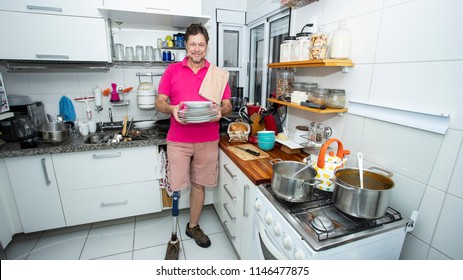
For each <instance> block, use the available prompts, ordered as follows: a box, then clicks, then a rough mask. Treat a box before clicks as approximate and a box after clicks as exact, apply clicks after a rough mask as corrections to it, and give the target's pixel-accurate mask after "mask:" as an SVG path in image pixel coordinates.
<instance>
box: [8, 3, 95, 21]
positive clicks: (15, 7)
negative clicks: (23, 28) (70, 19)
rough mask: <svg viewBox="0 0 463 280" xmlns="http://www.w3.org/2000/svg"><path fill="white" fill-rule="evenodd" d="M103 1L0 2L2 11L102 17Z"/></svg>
mask: <svg viewBox="0 0 463 280" xmlns="http://www.w3.org/2000/svg"><path fill="white" fill-rule="evenodd" d="M101 6H103V0H79V1H69V0H68V1H62V0H14V1H12V0H4V1H1V2H0V10H5V11H16V12H29V13H41V14H44V13H46V14H54V15H68V16H88V17H101V15H100V13H99V12H98V7H101Z"/></svg>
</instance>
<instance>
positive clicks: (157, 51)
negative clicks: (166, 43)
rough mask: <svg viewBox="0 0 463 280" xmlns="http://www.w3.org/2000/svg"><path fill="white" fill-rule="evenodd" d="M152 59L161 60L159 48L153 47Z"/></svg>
mask: <svg viewBox="0 0 463 280" xmlns="http://www.w3.org/2000/svg"><path fill="white" fill-rule="evenodd" d="M154 61H162V54H161V49H160V48H157V49H154Z"/></svg>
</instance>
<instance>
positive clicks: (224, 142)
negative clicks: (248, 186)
mask: <svg viewBox="0 0 463 280" xmlns="http://www.w3.org/2000/svg"><path fill="white" fill-rule="evenodd" d="M228 140H229V137H228V135H223V136H222V137H221V138H220V142H219V147H220V148H221V149H222V151H223V152H224V153H225V154H226V155H227V156H228V157H229V158H230V159H231V160H232V161H233V162H234V163H235V164H236V165H237V166H238V168H239V169H240V170H241V171H242V172H243V173H244V174H245V175H246V176H247V177H248V178H249V179H250V180H251V181H252V182H253V183H254V184H255V185H256V186H258V185H260V184H266V183H271V181H272V174H273V168H272V164H271V163H270V160H272V159H281V160H291V161H299V162H302V161H303V159H304V158H305V157H307V156H308V155H307V154H305V153H303V152H301V153H298V154H287V153H285V152H283V151H282V150H281V149H280V147H281V144H279V143H275V147H274V148H273V149H272V150H271V151H265V152H266V153H268V154H269V157H268V158H265V159H257V160H249V161H244V160H241V159H240V158H239V157H237V156H236V155H235V154H234V153H232V152H231V151H230V150H229V149H228V148H227V147H228V146H232V145H242V144H246V143H237V142H232V143H230V142H228ZM253 145H255V146H256V147H257V144H253Z"/></svg>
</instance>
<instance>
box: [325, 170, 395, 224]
mask: <svg viewBox="0 0 463 280" xmlns="http://www.w3.org/2000/svg"><path fill="white" fill-rule="evenodd" d="M375 169H376V170H379V171H381V172H383V173H386V174H387V176H385V175H382V174H380V173H378V172H374V171H371V170H375ZM392 175H393V174H392V172H390V171H388V170H385V169H382V168H379V167H370V168H369V170H364V171H363V180H364V181H363V184H364V187H363V189H362V188H361V187H360V176H359V170H358V168H342V169H338V170H337V171H336V172H335V179H334V181H335V184H336V187H335V188H334V192H333V201H334V203H335V205H336V208H338V209H339V210H341V211H342V212H344V213H346V214H349V215H351V216H354V217H358V218H365V219H376V218H380V217H383V216H384V215H385V214H386V211H387V207H388V206H389V199H390V196H391V191H392V189H393V188H394V181H393V180H392V179H391V177H392Z"/></svg>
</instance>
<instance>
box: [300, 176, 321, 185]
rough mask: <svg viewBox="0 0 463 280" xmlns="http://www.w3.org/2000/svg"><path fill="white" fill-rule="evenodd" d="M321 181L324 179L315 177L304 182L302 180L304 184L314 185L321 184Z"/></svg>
mask: <svg viewBox="0 0 463 280" xmlns="http://www.w3.org/2000/svg"><path fill="white" fill-rule="evenodd" d="M321 183H323V181H322V180H320V179H315V178H311V179H308V180H305V181H304V182H302V185H306V184H307V185H309V186H312V187H314V186H316V185H319V184H321Z"/></svg>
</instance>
